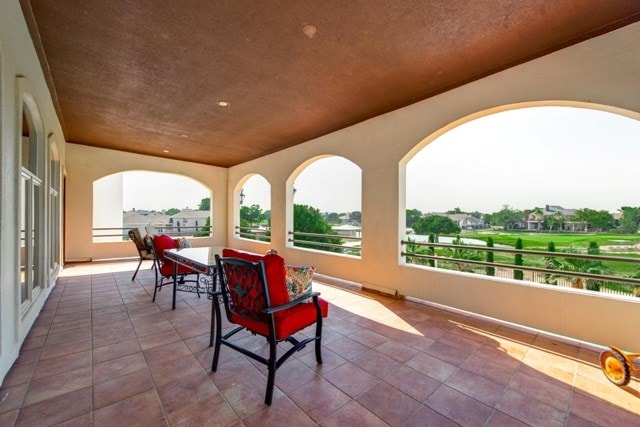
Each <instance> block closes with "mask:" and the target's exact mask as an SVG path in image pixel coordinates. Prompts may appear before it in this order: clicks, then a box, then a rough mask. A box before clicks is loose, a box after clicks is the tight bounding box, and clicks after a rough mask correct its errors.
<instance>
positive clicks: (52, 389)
mask: <svg viewBox="0 0 640 427" xmlns="http://www.w3.org/2000/svg"><path fill="white" fill-rule="evenodd" d="M90 386H91V367H89V366H87V367H85V368H80V369H76V370H73V371H68V372H63V373H60V374H56V375H51V376H47V377H44V378H40V379H33V380H32V381H31V386H30V387H29V392H28V393H27V395H26V397H25V400H24V405H25V406H27V405H31V404H33V403H36V402H40V401H42V400H47V399H52V398H54V397H56V396H59V395H61V394H66V393H69V392H72V391H75V390H80V389H83V388H86V387H90Z"/></svg>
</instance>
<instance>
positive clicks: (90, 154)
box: [65, 144, 227, 261]
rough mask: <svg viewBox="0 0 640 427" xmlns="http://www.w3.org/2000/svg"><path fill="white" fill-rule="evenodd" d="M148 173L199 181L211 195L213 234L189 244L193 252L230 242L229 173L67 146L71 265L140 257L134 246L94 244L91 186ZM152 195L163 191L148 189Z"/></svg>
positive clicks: (154, 186)
mask: <svg viewBox="0 0 640 427" xmlns="http://www.w3.org/2000/svg"><path fill="white" fill-rule="evenodd" d="M134 170H144V171H152V172H164V173H175V174H179V175H183V176H187V177H189V178H193V179H195V180H196V181H199V182H200V183H201V184H203V185H204V186H205V187H208V188H209V189H210V190H211V191H212V193H213V195H212V200H213V203H212V206H211V208H212V216H211V221H212V224H213V225H214V233H213V236H212V237H208V238H194V239H191V240H190V241H191V243H192V245H193V246H222V245H224V244H225V243H226V238H227V217H226V212H227V204H226V203H227V169H225V168H217V167H212V166H205V165H202V164H197V163H189V162H183V161H178V160H169V159H162V158H159V157H152V156H143V155H139V154H131V153H123V152H121V151H115V150H105V149H101V148H93V147H88V146H84V145H78V144H67V203H66V209H67V210H66V214H67V230H66V254H65V260H67V261H86V260H91V259H105V258H120V257H127V256H137V252H136V249H135V246H134V245H133V244H132V243H131V242H120V243H93V237H92V229H93V182H94V181H95V180H97V179H100V178H102V177H104V176H107V175H111V174H114V173H118V172H125V171H134ZM148 189H149V191H150V192H155V193H158V194H162V188H159V187H158V185H157V184H156V183H154V182H149V183H148Z"/></svg>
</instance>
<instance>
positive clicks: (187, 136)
mask: <svg viewBox="0 0 640 427" xmlns="http://www.w3.org/2000/svg"><path fill="white" fill-rule="evenodd" d="M180 136H181V137H183V138H189V135H185V134H184V133H183V134H182V135H180Z"/></svg>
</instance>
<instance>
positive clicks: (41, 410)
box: [16, 387, 91, 426]
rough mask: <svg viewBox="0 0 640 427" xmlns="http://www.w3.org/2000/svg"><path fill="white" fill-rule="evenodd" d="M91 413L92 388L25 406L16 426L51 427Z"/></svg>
mask: <svg viewBox="0 0 640 427" xmlns="http://www.w3.org/2000/svg"><path fill="white" fill-rule="evenodd" d="M90 411H91V387H87V388H84V389H81V390H76V391H72V392H71V393H67V394H63V395H60V396H56V397H54V398H53V399H48V400H43V401H41V402H38V403H34V404H33V405H29V406H24V407H23V408H22V409H21V410H20V414H19V415H18V422H17V423H16V426H50V425H55V424H58V423H61V422H63V421H67V420H70V419H73V418H76V417H78V416H80V415H82V414H86V413H88V412H90Z"/></svg>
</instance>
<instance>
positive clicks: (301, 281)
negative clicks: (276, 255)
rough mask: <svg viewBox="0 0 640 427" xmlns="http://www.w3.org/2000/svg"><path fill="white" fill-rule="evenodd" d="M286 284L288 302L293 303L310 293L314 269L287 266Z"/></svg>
mask: <svg viewBox="0 0 640 427" xmlns="http://www.w3.org/2000/svg"><path fill="white" fill-rule="evenodd" d="M285 269H286V282H287V291H288V292H289V300H291V301H293V300H294V299H296V298H299V297H300V296H302V295H303V294H306V293H307V292H311V284H312V283H313V273H314V272H315V271H316V268H315V267H310V266H294V265H287V266H286V267H285Z"/></svg>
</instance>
